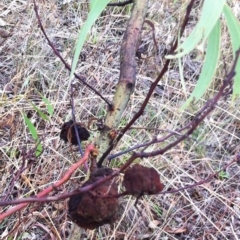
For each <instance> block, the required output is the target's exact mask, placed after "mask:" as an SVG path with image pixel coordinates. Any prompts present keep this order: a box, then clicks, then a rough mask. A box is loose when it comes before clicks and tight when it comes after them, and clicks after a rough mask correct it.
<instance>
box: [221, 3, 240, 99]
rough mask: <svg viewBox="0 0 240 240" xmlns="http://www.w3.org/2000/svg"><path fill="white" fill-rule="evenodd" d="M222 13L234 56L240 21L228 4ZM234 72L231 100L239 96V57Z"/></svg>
mask: <svg viewBox="0 0 240 240" xmlns="http://www.w3.org/2000/svg"><path fill="white" fill-rule="evenodd" d="M223 13H224V16H225V18H226V22H227V26H228V31H229V33H230V37H231V42H232V50H233V56H234V57H235V55H236V51H237V50H238V49H239V48H240V23H239V21H238V20H237V18H236V17H235V16H234V14H233V12H232V10H231V8H230V7H229V6H227V5H225V6H224V9H223ZM235 72H236V75H235V76H234V83H233V100H235V98H236V97H237V96H240V59H238V62H237V65H236V69H235Z"/></svg>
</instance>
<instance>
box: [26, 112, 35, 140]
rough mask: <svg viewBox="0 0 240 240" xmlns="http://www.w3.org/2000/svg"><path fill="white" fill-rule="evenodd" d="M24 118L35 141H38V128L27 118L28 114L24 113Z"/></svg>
mask: <svg viewBox="0 0 240 240" xmlns="http://www.w3.org/2000/svg"><path fill="white" fill-rule="evenodd" d="M23 118H24V122H25V123H26V125H27V127H28V129H29V131H30V133H31V135H32V137H33V139H34V140H35V141H37V140H38V134H37V130H36V128H35V127H34V125H33V124H32V122H31V121H30V120H29V118H28V117H27V116H26V114H24V113H23Z"/></svg>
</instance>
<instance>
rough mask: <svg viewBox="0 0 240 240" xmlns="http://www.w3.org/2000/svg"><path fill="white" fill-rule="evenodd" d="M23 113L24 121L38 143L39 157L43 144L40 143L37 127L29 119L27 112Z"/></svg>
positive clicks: (37, 151) (37, 153)
mask: <svg viewBox="0 0 240 240" xmlns="http://www.w3.org/2000/svg"><path fill="white" fill-rule="evenodd" d="M22 115H23V119H24V122H25V124H26V125H27V127H28V130H29V131H30V133H31V135H32V137H33V139H34V141H35V142H36V144H37V149H36V153H35V154H36V157H38V156H39V155H40V154H41V153H42V151H43V147H42V144H41V143H40V140H39V137H38V134H37V129H36V128H35V127H34V125H33V123H32V122H31V121H30V120H29V118H28V117H27V116H26V114H24V113H23V114H22Z"/></svg>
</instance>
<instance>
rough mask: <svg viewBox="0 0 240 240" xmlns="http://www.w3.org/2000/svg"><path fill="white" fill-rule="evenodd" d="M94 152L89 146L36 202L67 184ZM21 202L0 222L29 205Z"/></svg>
mask: <svg viewBox="0 0 240 240" xmlns="http://www.w3.org/2000/svg"><path fill="white" fill-rule="evenodd" d="M94 150H95V146H94V145H92V144H91V145H88V147H87V148H86V151H85V154H84V156H83V157H82V158H81V159H80V160H79V161H78V162H77V163H75V164H73V165H72V166H71V167H70V168H69V169H68V171H67V172H66V173H65V174H64V176H63V177H62V178H61V179H60V180H59V181H57V182H56V183H55V184H53V185H51V186H49V187H48V188H46V189H44V190H43V191H41V192H40V193H38V194H37V195H36V197H35V200H37V199H38V198H41V197H44V196H46V195H48V194H49V193H50V192H52V191H54V190H55V189H56V188H58V187H60V186H61V185H63V184H64V183H65V182H67V181H68V180H69V179H70V177H71V176H72V174H73V173H74V172H75V171H76V170H77V169H78V168H79V167H80V166H81V165H82V164H84V162H86V161H87V160H88V157H89V154H90V153H91V152H93V151H94ZM21 201H22V202H24V203H21V204H19V205H17V206H16V207H13V208H10V209H9V210H7V211H6V212H4V213H2V214H0V221H1V220H3V219H4V218H6V217H8V216H10V215H12V214H13V213H16V212H18V211H20V210H21V209H23V208H24V207H26V206H27V205H28V203H27V201H24V199H20V201H18V202H17V204H18V203H20V202H21ZM11 202H13V201H5V202H4V201H2V202H0V206H6V205H10V204H11ZM36 202H37V201H36ZM8 203H10V204H8ZM15 204H16V203H15Z"/></svg>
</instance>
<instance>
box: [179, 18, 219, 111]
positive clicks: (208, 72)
mask: <svg viewBox="0 0 240 240" xmlns="http://www.w3.org/2000/svg"><path fill="white" fill-rule="evenodd" d="M220 38H221V24H220V20H218V21H217V23H216V25H215V26H214V28H213V30H212V32H211V33H210V35H209V39H208V45H207V50H206V56H205V60H204V63H203V67H202V71H201V73H200V76H199V79H198V81H197V84H196V86H195V88H194V90H193V92H192V94H191V96H190V97H189V98H188V100H187V101H186V102H185V103H184V104H183V106H182V107H181V109H182V110H183V109H185V108H186V107H187V106H188V105H189V104H190V102H191V101H192V100H195V101H198V100H199V99H200V98H201V97H202V96H203V94H204V93H205V92H206V90H207V89H208V87H209V85H210V83H211V80H212V78H213V77H214V74H215V72H216V69H217V65H218V61H219V56H220Z"/></svg>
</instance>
